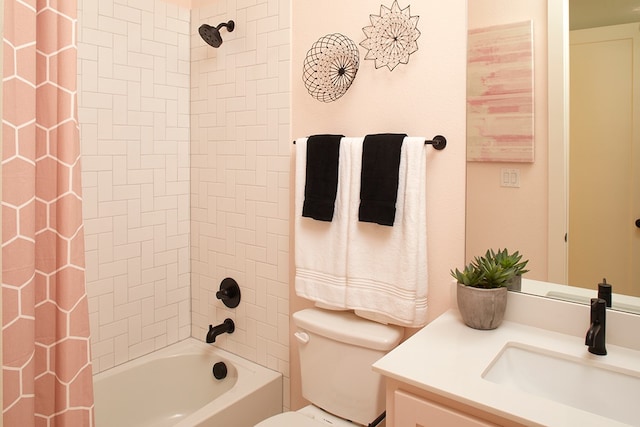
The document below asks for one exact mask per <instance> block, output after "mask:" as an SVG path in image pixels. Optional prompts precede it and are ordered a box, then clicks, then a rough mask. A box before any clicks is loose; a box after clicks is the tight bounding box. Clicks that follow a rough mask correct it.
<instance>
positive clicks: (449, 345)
mask: <svg viewBox="0 0 640 427" xmlns="http://www.w3.org/2000/svg"><path fill="white" fill-rule="evenodd" d="M509 298H510V301H511V299H512V297H511V295H510V297H509ZM516 298H520V296H518V297H516ZM454 301H455V299H454ZM508 304H509V303H508ZM545 304H546V302H545ZM587 310H588V307H584V310H582V309H581V313H582V312H585V315H586V316H587V317H586V322H587V323H588V312H587ZM547 315H549V313H548V312H547V313H545V312H542V313H541V316H542V317H546V316H547ZM581 316H582V314H581ZM584 331H585V332H586V327H585V329H584ZM636 334H637V330H636V331H635V332H634V335H636ZM509 342H519V343H525V344H528V345H532V346H535V347H538V348H542V349H547V350H550V351H554V352H561V353H563V354H567V355H569V356H571V357H576V358H579V359H581V360H587V361H589V363H595V364H603V365H612V366H616V367H618V368H626V369H630V370H634V371H637V370H639V368H640V351H638V350H633V349H629V348H626V347H620V346H616V345H612V344H609V343H607V350H608V355H607V356H595V355H593V354H591V353H589V352H588V351H587V347H586V346H585V344H584V335H581V336H577V335H569V334H566V333H560V332H555V331H551V330H548V329H542V328H539V327H534V326H530V325H527V324H524V323H518V322H515V321H513V320H505V321H504V322H503V323H502V324H501V325H500V326H499V327H498V328H497V329H494V330H491V331H479V330H475V329H472V328H469V327H468V326H466V325H465V324H464V323H463V322H462V318H461V317H460V313H459V312H458V311H457V310H456V309H451V310H449V311H448V312H446V313H445V314H443V315H442V316H440V317H439V318H437V319H436V320H434V321H433V322H432V323H430V324H429V325H427V326H426V327H424V328H423V329H421V330H420V331H418V332H417V333H416V334H415V335H413V336H412V337H411V338H409V339H408V340H407V341H405V342H404V343H402V344H401V345H400V346H398V347H397V348H396V349H394V350H393V351H391V352H390V353H389V354H387V355H386V356H385V357H383V358H382V359H380V360H379V361H377V362H376V363H375V364H374V365H373V369H374V371H376V372H379V373H381V374H383V375H385V376H387V377H391V378H393V379H396V380H398V381H401V382H404V383H408V384H411V385H413V386H416V387H418V388H420V389H423V390H427V391H429V392H433V393H436V394H439V395H442V396H445V397H448V398H452V399H455V400H457V401H459V402H462V403H465V404H467V405H470V406H473V407H476V408H479V409H481V410H483V411H486V412H489V413H493V414H496V415H499V416H501V417H504V418H507V419H510V420H513V421H516V422H520V423H522V424H526V425H542V426H562V427H568V426H580V427H587V426H593V427H596V426H597V427H602V426H622V425H625V424H621V423H618V422H615V421H613V420H610V419H607V418H604V417H601V416H599V415H596V414H593V413H590V412H587V411H583V410H580V409H575V408H573V407H570V406H567V405H564V404H561V403H557V402H554V401H552V400H549V399H545V398H542V397H538V396H535V395H532V394H528V393H525V392H521V391H519V390H513V389H507V388H505V387H504V386H502V385H500V384H495V383H493V382H490V381H488V380H485V379H483V378H482V374H483V372H484V371H485V369H486V368H487V367H488V366H489V365H490V364H491V362H492V361H493V360H494V358H495V357H496V356H497V355H498V354H499V353H500V351H501V350H502V348H503V347H504V346H505V344H507V343H509ZM594 387H597V385H594ZM638 397H639V399H638V402H640V390H639V391H638ZM639 404H640V403H639ZM638 420H639V422H640V412H639V418H638Z"/></svg>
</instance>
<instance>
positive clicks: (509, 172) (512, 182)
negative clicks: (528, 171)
mask: <svg viewBox="0 0 640 427" xmlns="http://www.w3.org/2000/svg"><path fill="white" fill-rule="evenodd" d="M500 186H501V187H517V188H519V187H520V169H506V168H502V169H500Z"/></svg>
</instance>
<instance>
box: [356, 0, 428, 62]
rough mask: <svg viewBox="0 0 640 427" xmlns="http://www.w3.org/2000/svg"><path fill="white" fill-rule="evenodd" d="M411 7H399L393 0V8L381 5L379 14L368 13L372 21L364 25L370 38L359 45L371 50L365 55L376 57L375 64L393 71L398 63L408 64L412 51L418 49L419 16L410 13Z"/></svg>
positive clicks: (369, 57) (371, 58)
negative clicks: (366, 25) (368, 24)
mask: <svg viewBox="0 0 640 427" xmlns="http://www.w3.org/2000/svg"><path fill="white" fill-rule="evenodd" d="M410 7H411V6H407V7H406V8H404V9H400V6H398V1H397V0H394V2H393V5H391V9H389V8H388V7H386V6H384V5H381V6H380V15H370V16H369V17H370V20H371V25H370V26H368V27H364V28H363V29H362V31H363V32H364V34H365V35H366V36H367V38H366V39H365V40H364V41H363V42H362V43H360V46H362V47H364V48H365V49H367V50H368V52H367V54H366V56H365V57H364V59H370V60H374V61H375V66H376V68H381V67H388V68H389V70H390V71H393V69H394V68H395V67H396V66H397V65H398V64H407V63H408V62H409V55H411V54H412V53H414V52H416V51H417V50H418V42H417V40H418V37H420V31H418V28H417V26H418V19H420V17H419V16H411V13H410V10H409V8H410Z"/></svg>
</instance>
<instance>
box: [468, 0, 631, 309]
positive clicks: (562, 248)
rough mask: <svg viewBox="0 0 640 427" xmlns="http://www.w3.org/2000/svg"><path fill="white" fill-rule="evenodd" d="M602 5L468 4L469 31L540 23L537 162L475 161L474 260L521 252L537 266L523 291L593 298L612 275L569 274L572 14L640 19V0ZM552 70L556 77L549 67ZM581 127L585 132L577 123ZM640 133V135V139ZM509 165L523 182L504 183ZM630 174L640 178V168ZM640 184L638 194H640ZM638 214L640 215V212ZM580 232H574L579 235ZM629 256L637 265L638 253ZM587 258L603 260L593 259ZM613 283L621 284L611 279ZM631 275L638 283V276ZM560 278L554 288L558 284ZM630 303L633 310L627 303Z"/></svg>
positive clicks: (471, 170) (494, 0)
mask: <svg viewBox="0 0 640 427" xmlns="http://www.w3.org/2000/svg"><path fill="white" fill-rule="evenodd" d="M590 3H593V5H595V6H596V7H600V8H601V9H602V10H596V11H595V13H592V14H591V15H589V14H585V13H584V12H586V11H587V9H585V7H588V6H589V4H590ZM601 3H603V2H600V1H597V0H593V1H585V0H580V1H577V0H560V1H559V0H549V1H547V0H536V1H528V2H512V1H508V0H474V1H473V2H469V6H468V7H469V17H468V22H469V29H474V28H482V27H488V26H492V25H501V24H507V23H514V22H521V21H533V27H534V31H533V57H534V84H533V86H534V123H535V124H534V140H535V142H534V144H535V159H534V162H533V163H484V162H468V163H467V230H466V236H467V241H466V258H467V260H469V259H471V258H472V257H473V256H475V255H478V254H480V253H483V252H484V251H485V250H486V249H487V248H489V247H493V248H498V247H507V248H509V249H510V250H519V251H520V252H521V253H523V254H524V255H525V256H526V257H527V258H529V260H530V263H529V267H530V272H529V273H527V274H526V276H525V278H528V279H533V280H529V281H528V282H529V284H530V286H529V288H527V289H523V290H525V291H526V292H534V293H537V294H540V295H546V296H551V297H559V298H563V299H569V300H572V301H577V302H585V303H588V301H589V298H590V297H592V296H595V293H596V289H597V284H598V282H601V281H602V278H603V276H604V277H606V274H603V275H602V276H598V278H595V279H592V280H591V279H589V280H584V279H583V280H581V281H580V283H572V282H571V279H570V277H571V275H570V274H569V271H570V268H569V262H570V260H571V259H572V258H575V257H573V255H572V251H570V249H569V248H571V247H572V244H573V245H574V246H575V245H576V243H572V240H571V238H569V239H568V242H565V234H566V233H567V232H568V231H570V230H573V228H572V223H571V220H570V216H569V211H570V209H569V208H568V200H569V199H568V197H569V194H570V193H569V190H568V187H569V181H570V180H571V179H575V178H574V177H572V176H570V174H569V173H568V171H567V169H568V168H567V166H568V164H569V160H570V157H571V155H572V151H570V150H569V144H568V141H569V134H570V123H571V120H572V119H571V117H570V112H569V108H568V107H569V103H570V93H569V75H570V74H569V51H570V48H569V46H570V43H569V17H571V19H572V20H575V19H576V18H579V19H580V21H582V22H587V21H588V20H589V19H592V18H589V16H596V17H599V18H603V17H605V16H609V15H616V16H612V17H611V19H615V20H616V21H608V22H597V23H595V24H594V23H592V22H591V23H587V24H583V23H582V24H577V25H579V26H580V27H581V28H584V27H589V26H602V25H610V24H612V23H618V22H638V21H640V17H639V16H638V11H640V0H610V1H607V2H606V4H605V5H601ZM634 8H635V16H634V12H633V11H634ZM621 11H626V13H621ZM621 16H623V17H622V18H621ZM636 56H637V55H636ZM547 70H548V75H547V74H546V73H545V71H547ZM572 95H573V93H572ZM572 113H573V110H572ZM635 115H636V116H637V113H636V114H635ZM573 121H574V123H575V121H576V119H575V118H573ZM573 132H574V133H577V131H576V130H575V129H574V131H573ZM637 137H638V134H637V133H636V134H635V135H634V138H635V141H636V144H637V140H638V138H637ZM604 145H606V143H605V144H604ZM574 146H575V143H574ZM638 151H640V150H636V152H638ZM502 169H517V170H518V172H519V185H520V187H517V188H506V187H501V186H500V178H501V174H502V172H503V171H502ZM576 169H578V168H576V167H574V170H576ZM629 180H630V181H631V180H635V181H636V182H637V181H638V180H639V177H638V172H637V170H636V172H635V175H633V176H632V177H631V178H629ZM572 188H573V189H574V191H577V190H575V189H576V188H579V187H578V185H577V184H575V183H574V184H573V185H572ZM637 188H639V187H638V186H636V187H635V193H639V192H638V191H637ZM635 203H636V204H635V205H633V206H632V205H629V206H630V209H636V210H637V209H640V205H639V204H638V202H635ZM573 211H574V212H575V211H576V209H573ZM636 214H639V216H640V211H638V212H636ZM627 231H628V232H630V233H629V234H630V235H632V236H634V238H635V239H636V240H638V239H640V229H634V228H632V229H631V230H627ZM575 234H576V233H575V232H574V231H571V236H573V235H575ZM625 244H627V243H625ZM635 245H636V248H637V247H638V246H639V245H638V244H637V243H636V244H635ZM619 246H622V245H619ZM607 247H609V250H610V251H613V252H615V251H616V250H615V249H612V248H611V246H610V245H607ZM628 258H629V259H630V260H631V264H634V262H633V258H630V257H628ZM635 259H638V257H637V256H636V258H635ZM573 263H574V264H577V265H578V266H580V265H582V266H584V265H585V261H580V260H577V261H576V260H573ZM587 263H588V264H589V265H591V264H597V263H594V262H592V261H587ZM635 264H640V263H637V262H635ZM638 268H640V267H638ZM583 269H584V268H583ZM635 277H638V276H635ZM616 280H617V279H616ZM609 281H610V282H614V281H613V280H612V279H611V278H609ZM618 281H619V282H621V281H624V282H625V284H626V282H627V280H618ZM628 281H629V285H630V284H631V282H632V281H631V280H630V279H629V280H628ZM636 282H637V279H636ZM552 284H553V286H552V288H553V289H550V286H551V285H552ZM556 284H564V285H556ZM567 284H569V285H572V286H568V285H567ZM523 286H524V285H523ZM613 286H614V288H613V289H614V293H619V292H618V291H619V290H620V288H622V287H623V286H616V283H615V282H614V283H613ZM638 291H640V290H638V289H637V284H636V289H635V290H633V291H632V290H631V288H630V287H628V288H627V289H626V290H625V291H624V293H626V294H632V295H635V296H636V297H637V296H639V294H638V293H637V292H638ZM616 300H618V301H620V302H621V301H624V303H625V304H622V305H620V304H618V308H620V309H622V310H626V311H636V310H635V309H634V308H633V306H634V305H637V306H638V313H640V303H638V301H640V299H638V298H633V297H630V299H627V297H626V296H623V295H620V296H618V295H616V298H614V308H615V305H616V304H615V301H616ZM627 302H630V305H631V306H632V308H628V307H626V305H627V304H626V303H627Z"/></svg>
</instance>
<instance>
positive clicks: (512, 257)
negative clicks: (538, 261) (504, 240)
mask: <svg viewBox="0 0 640 427" xmlns="http://www.w3.org/2000/svg"><path fill="white" fill-rule="evenodd" d="M485 258H488V259H494V260H495V261H496V262H497V263H498V264H500V265H501V266H502V267H503V268H513V269H514V270H515V275H516V276H521V275H523V274H524V273H526V272H528V271H529V270H525V267H526V266H527V263H528V262H529V260H528V259H527V260H524V261H520V260H521V259H522V255H521V254H520V253H519V252H518V251H515V252H514V253H512V254H510V253H509V250H508V249H507V248H504V249H498V251H497V252H494V251H493V249H489V250H488V251H487V253H486V254H485Z"/></svg>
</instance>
